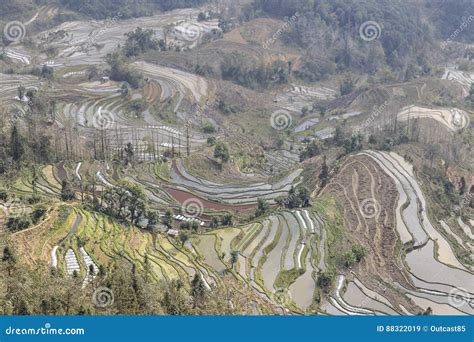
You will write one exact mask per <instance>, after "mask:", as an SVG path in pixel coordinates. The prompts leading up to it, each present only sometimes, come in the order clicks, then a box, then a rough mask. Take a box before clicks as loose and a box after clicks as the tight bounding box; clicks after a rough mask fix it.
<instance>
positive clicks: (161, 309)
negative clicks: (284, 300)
mask: <svg viewBox="0 0 474 342" xmlns="http://www.w3.org/2000/svg"><path fill="white" fill-rule="evenodd" d="M40 267H44V268H45V269H47V267H48V266H47V265H41V266H40ZM151 272H152V266H151V264H150V261H149V259H148V256H147V255H145V257H144V262H143V271H141V272H139V271H138V270H137V267H135V265H134V264H132V265H130V263H129V262H121V261H117V262H116V263H114V264H112V265H110V268H108V269H107V270H105V269H104V268H103V267H101V268H100V271H99V273H98V274H97V275H96V277H94V279H93V280H92V281H91V282H90V284H89V285H88V286H87V287H86V288H82V284H83V279H81V278H80V277H78V276H73V277H66V276H64V275H62V274H60V273H59V272H57V271H56V270H54V269H51V270H50V272H43V271H41V272H38V269H37V268H35V269H32V268H31V267H30V266H28V265H26V264H24V263H22V262H21V260H20V259H19V258H18V257H17V256H16V253H15V251H14V250H13V249H12V248H11V247H9V246H7V247H5V248H4V249H3V250H2V253H1V255H0V284H8V286H0V314H1V315H206V314H207V315H244V314H249V313H251V312H252V302H253V300H249V298H255V295H254V294H252V292H251V290H250V289H246V288H245V287H243V286H242V285H241V284H239V283H238V282H236V281H235V279H234V278H233V277H232V276H224V277H223V278H222V286H219V287H217V288H212V289H211V290H209V289H207V288H206V286H205V284H204V282H203V280H202V278H201V277H200V276H199V275H196V277H194V278H193V279H192V281H191V282H190V283H187V284H185V283H184V282H183V281H181V280H174V281H167V280H163V281H162V282H159V283H156V282H154V281H152V277H151ZM99 287H106V288H108V289H109V290H110V292H111V293H112V294H113V299H114V300H113V301H110V303H109V304H110V305H107V306H106V307H97V306H95V305H94V302H93V300H91V298H92V296H93V293H94V291H95V290H96V289H98V288H99Z"/></svg>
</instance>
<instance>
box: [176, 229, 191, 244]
mask: <svg viewBox="0 0 474 342" xmlns="http://www.w3.org/2000/svg"><path fill="white" fill-rule="evenodd" d="M178 237H179V241H181V246H184V244H185V243H186V241H188V240H189V234H188V233H187V232H185V231H183V230H181V231H180V232H179V235H178Z"/></svg>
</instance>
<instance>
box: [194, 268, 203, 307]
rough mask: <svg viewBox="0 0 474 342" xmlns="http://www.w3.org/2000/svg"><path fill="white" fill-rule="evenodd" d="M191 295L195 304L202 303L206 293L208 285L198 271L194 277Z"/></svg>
mask: <svg viewBox="0 0 474 342" xmlns="http://www.w3.org/2000/svg"><path fill="white" fill-rule="evenodd" d="M191 295H192V296H193V299H194V304H195V305H196V304H198V303H200V302H201V301H202V300H203V299H204V297H205V295H206V285H205V284H204V281H203V280H202V278H201V275H200V274H198V273H196V274H194V278H193V280H192V281H191Z"/></svg>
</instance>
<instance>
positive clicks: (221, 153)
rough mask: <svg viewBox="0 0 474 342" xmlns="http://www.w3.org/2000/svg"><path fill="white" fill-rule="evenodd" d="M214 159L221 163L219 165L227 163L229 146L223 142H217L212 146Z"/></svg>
mask: <svg viewBox="0 0 474 342" xmlns="http://www.w3.org/2000/svg"><path fill="white" fill-rule="evenodd" d="M214 158H217V159H219V160H220V161H221V164H224V163H227V162H228V161H229V159H230V152H229V146H228V145H227V144H226V143H225V142H224V141H220V140H219V141H217V142H216V143H215V145H214Z"/></svg>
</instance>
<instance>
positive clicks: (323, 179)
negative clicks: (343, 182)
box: [319, 156, 329, 187]
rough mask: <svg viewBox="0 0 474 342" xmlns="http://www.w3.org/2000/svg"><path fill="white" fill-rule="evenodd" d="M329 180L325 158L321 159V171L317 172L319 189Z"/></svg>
mask: <svg viewBox="0 0 474 342" xmlns="http://www.w3.org/2000/svg"><path fill="white" fill-rule="evenodd" d="M328 180H329V168H328V165H327V163H326V156H324V157H323V165H322V166H321V171H320V172H319V182H320V184H321V187H324V186H325V185H326V184H327V183H328Z"/></svg>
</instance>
